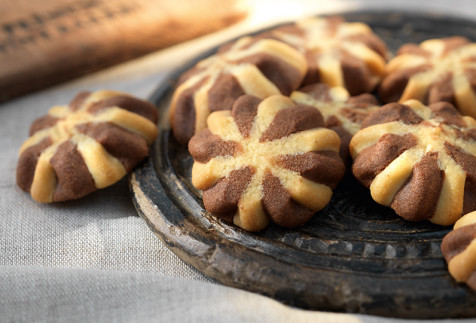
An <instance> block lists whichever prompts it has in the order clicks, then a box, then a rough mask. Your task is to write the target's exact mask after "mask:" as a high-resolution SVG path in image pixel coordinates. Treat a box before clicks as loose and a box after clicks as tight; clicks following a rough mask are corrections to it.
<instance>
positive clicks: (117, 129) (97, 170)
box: [17, 90, 158, 202]
mask: <svg viewBox="0 0 476 323" xmlns="http://www.w3.org/2000/svg"><path fill="white" fill-rule="evenodd" d="M157 121H158V112H157V108H156V107H155V106H154V105H152V104H151V103H149V102H146V101H143V100H140V99H137V98H134V97H132V96H129V95H127V94H124V93H120V92H114V91H105V90H103V91H97V92H93V93H89V92H81V93H79V94H78V95H77V96H76V97H75V98H74V99H73V100H72V101H71V103H70V104H69V105H65V106H55V107H52V108H51V109H50V110H49V112H48V114H47V115H46V116H44V117H41V118H39V119H37V120H35V121H34V122H33V124H32V125H31V128H30V137H29V138H28V139H27V140H26V141H25V142H24V143H23V145H22V146H21V148H20V156H19V160H18V167H17V184H18V186H19V187H20V188H21V189H23V190H24V191H27V192H30V194H31V196H32V197H33V199H35V200H36V201H38V202H58V201H65V200H70V199H77V198H80V197H82V196H84V195H86V194H89V193H91V192H93V191H95V190H97V189H100V188H104V187H106V186H109V185H111V184H113V183H115V182H117V181H118V180H120V179H121V178H122V177H123V176H124V175H126V173H127V172H129V171H130V170H132V169H133V168H134V167H135V166H136V165H137V164H138V163H139V162H140V161H142V160H143V159H144V158H145V157H146V156H147V155H148V153H149V145H150V144H151V143H152V142H153V141H154V140H155V138H156V136H157V125H156V123H157Z"/></svg>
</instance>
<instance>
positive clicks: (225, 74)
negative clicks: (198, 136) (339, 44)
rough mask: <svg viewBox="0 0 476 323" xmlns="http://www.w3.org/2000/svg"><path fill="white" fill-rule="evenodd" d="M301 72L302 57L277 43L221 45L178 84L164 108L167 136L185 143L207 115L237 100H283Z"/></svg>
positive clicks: (249, 41) (247, 40)
mask: <svg viewBox="0 0 476 323" xmlns="http://www.w3.org/2000/svg"><path fill="white" fill-rule="evenodd" d="M306 71H307V63H306V59H305V58H304V56H303V55H302V54H301V53H299V52H298V51H297V50H296V49H294V48H292V47H291V46H289V45H287V44H285V43H283V42H280V41H277V40H274V39H257V38H253V37H243V38H240V39H238V40H237V41H235V42H232V43H229V44H226V45H224V46H222V47H221V48H220V49H219V50H218V52H217V53H216V54H215V55H212V56H210V57H208V58H206V59H203V60H201V61H200V62H198V63H197V64H196V65H195V66H194V67H193V68H192V69H191V70H189V71H187V72H186V73H185V74H183V75H182V77H181V78H180V79H179V82H178V86H177V88H176V90H175V92H174V94H173V97H172V101H171V104H170V125H171V128H172V132H173V135H174V137H175V138H176V139H177V141H179V142H180V143H183V144H186V143H187V142H188V141H189V140H190V138H191V137H192V136H193V135H194V134H195V133H197V132H198V131H200V130H202V129H204V128H205V127H206V120H207V117H208V115H209V114H210V113H211V112H213V111H218V110H231V108H232V105H233V103H234V101H235V100H236V99H237V98H238V97H239V96H241V95H244V94H249V95H253V96H256V97H259V98H262V99H264V98H266V97H268V96H271V95H275V94H284V95H289V94H290V93H291V92H292V91H293V90H295V89H297V88H298V87H299V86H300V84H301V82H302V80H303V78H304V75H305V73H306Z"/></svg>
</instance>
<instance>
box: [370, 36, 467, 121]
mask: <svg viewBox="0 0 476 323" xmlns="http://www.w3.org/2000/svg"><path fill="white" fill-rule="evenodd" d="M379 95H380V98H381V99H382V101H383V102H397V101H398V102H404V101H406V100H408V99H416V100H419V101H421V102H423V103H425V104H431V103H434V102H438V101H445V102H450V103H451V104H453V105H454V106H456V108H457V109H458V110H459V111H460V113H461V114H463V115H469V116H472V117H476V43H470V41H469V40H468V39H466V38H463V37H450V38H442V39H430V40H426V41H424V42H422V43H421V44H419V45H416V44H406V45H403V46H402V47H401V48H400V49H399V51H398V52H397V56H396V57H395V58H393V59H392V60H391V61H390V62H389V63H388V65H387V67H386V77H385V78H384V80H383V81H382V84H381V86H380V89H379Z"/></svg>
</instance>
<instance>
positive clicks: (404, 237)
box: [131, 12, 476, 318]
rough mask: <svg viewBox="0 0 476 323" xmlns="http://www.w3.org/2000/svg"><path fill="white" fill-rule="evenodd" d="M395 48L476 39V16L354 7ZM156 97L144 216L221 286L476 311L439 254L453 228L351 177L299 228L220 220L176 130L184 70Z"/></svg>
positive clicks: (450, 313) (355, 17) (379, 306)
mask: <svg viewBox="0 0 476 323" xmlns="http://www.w3.org/2000/svg"><path fill="white" fill-rule="evenodd" d="M344 16H345V17H346V18H347V19H348V20H351V21H364V22H367V23H368V24H370V26H371V27H373V28H374V30H375V32H376V33H377V34H379V35H380V36H381V37H382V38H383V39H384V40H385V41H386V42H387V45H388V46H389V48H390V50H392V51H395V50H396V49H397V48H398V47H400V45H402V44H403V43H406V42H421V41H423V40H425V39H428V38H436V37H445V36H452V35H456V34H460V35H463V36H467V37H469V38H470V39H472V40H473V41H476V21H467V20H462V19H458V18H450V17H441V16H432V15H424V14H411V13H405V14H404V13H395V12H375V13H348V14H345V15H344ZM213 52H214V50H211V51H210V52H208V53H205V54H204V55H202V56H200V57H197V58H196V59H195V60H194V61H192V62H190V64H187V65H186V66H183V68H181V69H180V70H178V71H176V73H175V74H174V75H173V76H171V79H170V80H168V81H167V82H166V83H164V84H162V85H161V86H159V88H158V89H157V91H156V93H155V95H154V96H153V97H152V98H151V101H152V102H154V103H155V104H157V106H158V108H159V110H160V112H161V115H162V118H163V119H162V120H163V121H162V124H161V125H160V129H161V130H160V135H159V138H158V140H157V142H156V144H155V146H154V147H153V150H152V153H151V156H150V158H148V159H147V160H146V161H145V162H144V163H143V164H142V165H141V166H140V167H138V168H137V169H136V170H135V171H134V173H133V174H132V177H131V190H132V196H133V200H134V203H135V205H136V208H137V210H138V212H139V214H140V215H141V216H142V217H143V218H144V220H145V221H146V222H147V224H148V225H149V227H150V228H151V230H152V231H153V232H155V233H156V234H157V236H158V237H159V238H160V239H161V240H162V241H163V242H164V243H165V244H166V245H167V247H168V248H170V250H172V251H173V252H174V253H176V254H177V255H178V256H179V257H180V258H181V259H182V260H184V261H185V262H186V263H188V264H190V265H192V266H193V267H195V268H196V269H197V270H199V271H200V272H202V273H204V274H205V275H208V276H210V277H212V278H213V279H215V280H217V281H218V282H220V283H222V284H225V285H228V286H233V287H238V288H242V289H245V290H249V291H253V292H257V293H260V294H263V295H267V296H270V297H273V298H275V299H277V300H279V301H282V302H284V303H286V304H290V305H293V306H298V307H302V308H307V309H318V310H326V311H340V312H354V313H365V314H374V315H382V316H389V317H401V318H447V317H453V318H457V317H476V306H475V304H476V292H474V291H472V290H470V289H469V288H468V287H467V286H466V285H463V284H457V283H456V282H455V281H454V280H453V279H452V278H451V276H450V275H449V274H448V271H447V268H446V263H445V261H444V259H443V257H442V254H441V251H440V244H441V239H442V238H443V237H444V236H445V235H446V234H447V233H448V232H449V230H450V229H451V228H449V227H441V226H437V225H433V224H431V223H429V222H421V223H412V222H408V221H405V220H403V219H402V218H400V217H398V216H397V215H396V214H395V213H394V212H393V211H392V210H391V209H390V208H386V207H383V206H380V205H378V204H376V203H375V202H374V201H373V200H372V198H371V197H370V194H369V191H368V189H366V188H364V187H363V186H361V185H360V184H358V183H357V181H356V180H354V179H353V178H352V176H351V175H348V176H347V177H346V178H345V180H344V181H343V182H342V183H340V185H339V186H338V187H337V189H336V190H335V193H334V196H333V198H332V200H331V202H330V204H329V205H328V206H327V207H326V208H325V209H324V210H322V211H320V212H318V214H316V215H315V217H314V218H313V219H312V220H311V221H310V222H309V223H307V224H306V225H304V226H302V227H299V228H296V229H284V228H279V227H276V226H270V227H268V228H267V229H265V230H264V231H263V232H260V233H249V232H246V231H243V230H241V229H239V228H237V227H235V226H233V225H230V224H227V223H225V222H222V221H220V220H217V219H216V218H214V217H213V216H211V215H209V214H208V213H207V212H206V211H205V210H204V208H203V204H202V201H201V198H200V194H199V192H197V191H196V190H195V189H194V188H193V187H192V184H191V180H190V178H191V165H192V159H191V157H190V155H189V154H188V152H187V150H186V147H183V146H181V145H179V144H178V143H177V142H176V141H175V140H174V139H173V138H172V137H171V134H170V130H169V126H168V124H167V118H166V115H167V112H166V110H167V108H168V104H169V100H170V96H171V93H172V91H173V89H174V84H175V82H176V81H177V78H178V76H179V75H180V74H181V73H182V72H183V71H185V70H186V69H188V68H189V67H190V66H192V65H193V64H194V63H195V62H196V61H198V60H199V59H200V58H203V57H206V56H207V55H210V54H211V53H213Z"/></svg>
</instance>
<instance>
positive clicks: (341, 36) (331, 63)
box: [262, 16, 388, 95]
mask: <svg viewBox="0 0 476 323" xmlns="http://www.w3.org/2000/svg"><path fill="white" fill-rule="evenodd" d="M262 37H271V38H275V39H279V40H281V41H284V42H285V43H287V44H290V45H291V46H293V47H295V48H296V49H298V50H299V51H300V52H302V53H303V54H304V55H305V57H306V59H307V62H308V65H309V69H308V71H307V74H306V77H305V79H304V81H303V84H302V86H304V85H308V84H313V83H325V84H327V85H329V86H331V87H333V86H341V87H345V88H346V89H347V90H348V91H349V93H350V94H351V95H357V94H362V93H369V92H372V91H373V90H374V89H375V87H376V86H377V85H378V84H379V83H380V81H381V79H382V77H383V75H384V71H385V63H386V58H387V56H388V51H387V47H386V45H385V43H384V42H383V41H382V39H380V37H378V36H377V35H376V34H375V33H374V32H373V31H372V29H371V28H370V27H369V26H368V25H366V24H364V23H362V22H347V21H345V20H344V19H343V18H342V17H340V16H330V17H312V18H306V19H302V20H298V21H297V22H296V23H294V24H288V25H284V26H280V27H277V28H275V29H272V30H271V31H267V32H265V33H263V34H262Z"/></svg>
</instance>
